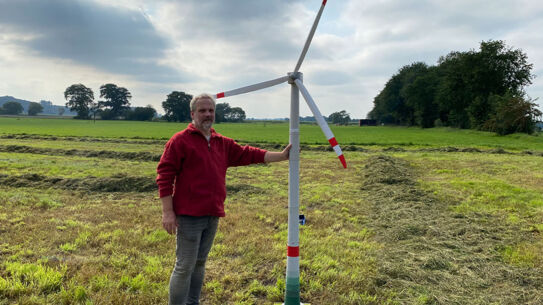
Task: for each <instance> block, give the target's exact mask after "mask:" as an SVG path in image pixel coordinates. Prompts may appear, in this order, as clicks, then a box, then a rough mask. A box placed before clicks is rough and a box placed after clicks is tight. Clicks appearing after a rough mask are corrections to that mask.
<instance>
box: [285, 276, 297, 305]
mask: <svg viewBox="0 0 543 305" xmlns="http://www.w3.org/2000/svg"><path fill="white" fill-rule="evenodd" d="M285 305H300V278H299V277H287V283H286V289H285Z"/></svg>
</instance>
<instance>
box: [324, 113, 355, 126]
mask: <svg viewBox="0 0 543 305" xmlns="http://www.w3.org/2000/svg"><path fill="white" fill-rule="evenodd" d="M328 120H329V121H331V122H332V123H333V124H340V125H347V124H349V122H350V121H351V117H350V116H349V114H348V113H347V111H345V110H341V111H338V112H334V113H332V114H330V116H329V117H328Z"/></svg>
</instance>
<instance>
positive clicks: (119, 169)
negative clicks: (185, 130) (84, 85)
mask: <svg viewBox="0 0 543 305" xmlns="http://www.w3.org/2000/svg"><path fill="white" fill-rule="evenodd" d="M0 121H2V120H0ZM67 121H71V120H67ZM114 123H119V122H114ZM97 124H98V122H97ZM158 125H160V124H158ZM177 125H179V124H177ZM115 126H119V125H115ZM219 126H223V125H219ZM224 126H226V125H224ZM244 126H245V125H244V124H238V125H232V127H233V128H234V127H235V128H238V127H243V128H245V129H246V127H244ZM269 127H270V126H266V127H263V126H262V128H269ZM357 128H358V127H357ZM338 130H341V128H339V129H338ZM356 130H360V129H356ZM363 130H364V129H363ZM365 130H367V129H365ZM374 130H378V129H374ZM384 130H390V131H391V132H393V131H395V130H399V132H404V131H415V130H413V129H401V128H399V129H393V128H391V129H386V128H385V129H382V130H380V132H385V131H384ZM317 131H318V129H317ZM416 131H417V132H418V130H416ZM0 132H4V130H1V131H0ZM240 132H242V131H240ZM319 132H320V131H319ZM386 132H388V131H386ZM423 132H424V131H423ZM439 132H451V131H446V130H441V131H439ZM13 133H14V132H13V130H10V131H8V132H6V134H13ZM415 133H416V132H415ZM225 134H227V133H226V132H225ZM227 135H229V134H227ZM319 136H320V135H319ZM456 136H457V135H453V136H451V137H450V138H455V137H456ZM410 137H412V138H416V139H418V140H417V141H421V143H422V141H423V139H422V138H421V135H420V134H418V135H417V134H415V135H411V136H409V137H408V136H406V139H407V138H410ZM459 137H461V136H459ZM534 138H535V137H534ZM529 139H530V140H529V141H528V140H527V141H525V139H516V140H515V141H519V143H521V144H519V145H517V146H518V147H531V145H533V144H532V143H530V141H531V139H532V138H529ZM535 139H538V138H535ZM132 140H135V139H132ZM14 141H15V142H14ZM25 141H26V140H25ZM55 141H59V140H45V139H40V140H36V141H35V144H36V145H42V147H44V148H65V149H72V148H74V147H76V146H77V147H78V148H82V147H81V146H78V145H82V144H83V142H78V141H62V140H61V142H59V143H62V144H61V145H60V146H58V145H57V144H53V142H55ZM359 141H360V142H362V141H363V140H360V139H359ZM433 141H437V140H433ZM481 141H483V140H481ZM8 142H9V144H10V145H11V144H15V145H20V144H17V141H16V140H14V139H0V145H8V144H7V143H8ZM72 143H74V146H71V144H72ZM84 143H85V144H89V145H94V146H95V147H103V149H105V150H115V151H120V152H122V151H124V150H125V149H126V151H134V150H133V149H135V150H137V151H153V152H156V151H160V150H161V149H162V147H161V146H162V145H161V144H158V143H155V144H142V143H134V144H126V143H125V144H120V143H108V142H105V143H100V142H84ZM383 143H385V144H383V145H384V146H385V147H386V146H388V145H389V144H386V143H388V142H385V141H383ZM435 143H437V142H434V144H431V145H444V144H435ZM511 143H514V142H511ZM511 143H510V144H511ZM102 144H103V145H102ZM117 144H120V145H118V146H117ZM24 145H28V146H31V145H33V144H32V143H25V144H24ZM48 145H50V146H48ZM55 145H57V146H55ZM63 145H65V147H62V146H63ZM123 145H126V146H123ZM446 145H450V144H446ZM492 145H494V146H492ZM500 145H501V144H500V143H494V144H488V147H497V146H500ZM511 145H512V144H511ZM413 146H415V144H413ZM455 146H458V147H461V146H465V147H469V146H471V144H470V143H469V142H466V141H464V142H460V144H457V145H455ZM473 146H475V145H473ZM517 146H515V147H517ZM140 149H141V150H140ZM510 149H511V150H513V148H510ZM531 149H534V148H531ZM345 154H346V158H347V161H348V165H349V167H348V169H347V170H343V169H342V168H341V166H340V164H339V162H338V160H337V157H336V156H335V154H334V153H333V152H314V151H302V163H301V190H300V191H301V193H300V195H301V200H300V213H302V214H304V215H305V216H306V218H307V223H306V225H304V226H301V227H300V229H301V235H300V238H301V240H300V242H301V249H300V252H301V266H300V270H301V291H302V301H303V302H310V303H312V304H538V302H539V301H540V300H541V299H542V298H543V294H542V293H541V291H543V287H542V283H543V276H541V274H543V273H542V272H541V271H543V270H542V269H543V252H542V251H541V249H543V237H542V235H541V234H542V232H543V207H542V205H543V204H542V203H541V201H542V198H543V183H542V182H543V166H542V165H543V157H541V156H535V155H533V156H531V155H512V154H487V153H465V152H464V153H460V152H452V153H446V152H421V151H417V152H415V151H411V152H409V151H408V152H391V153H382V152H380V151H379V152H377V153H376V152H350V151H348V152H346V153H345ZM381 154H384V157H383V156H381ZM376 157H377V158H376ZM377 161H379V162H377ZM383 164H385V165H386V166H385V167H380V166H381V165H383ZM155 167H156V162H136V161H129V160H119V159H101V158H89V157H77V156H54V155H36V154H31V153H25V154H23V153H0V174H3V175H7V178H5V179H9V178H10V177H16V176H20V175H22V174H40V175H43V176H46V177H64V178H74V179H76V178H77V179H85V178H88V177H90V176H94V177H111V176H115V175H118V174H123V175H127V176H133V177H142V178H145V179H150V180H152V179H153V178H154V175H155V173H154V172H155ZM287 178H288V165H287V163H279V164H272V165H258V166H248V167H239V168H232V169H230V170H229V171H228V175H227V185H228V186H229V188H228V189H229V195H228V198H227V201H226V212H227V217H225V218H223V219H221V222H220V228H219V233H218V235H217V237H216V240H215V245H214V247H213V249H212V251H211V253H210V258H209V261H208V268H207V274H206V282H205V286H204V289H203V301H202V304H203V305H215V304H273V303H274V302H281V301H282V299H283V294H284V284H285V283H284V276H285V275H284V274H285V255H286V241H287V235H288V234H287V226H286V219H287V202H288V200H287V198H288V185H287ZM160 217H161V210H160V205H159V201H158V198H157V194H156V192H154V191H149V192H126V191H124V192H101V191H97V192H90V191H78V190H72V189H69V188H56V187H55V186H54V185H50V184H44V185H38V184H37V185H36V186H35V187H33V188H30V187H25V186H24V185H19V186H18V187H7V186H0V237H1V238H0V304H1V305H4V304H166V303H167V302H166V300H167V287H168V281H169V276H170V272H171V269H172V267H173V263H174V259H175V258H174V250H175V241H174V238H173V237H172V236H169V235H167V234H166V233H165V232H164V230H163V229H162V228H161V223H160V220H161V218H160Z"/></svg>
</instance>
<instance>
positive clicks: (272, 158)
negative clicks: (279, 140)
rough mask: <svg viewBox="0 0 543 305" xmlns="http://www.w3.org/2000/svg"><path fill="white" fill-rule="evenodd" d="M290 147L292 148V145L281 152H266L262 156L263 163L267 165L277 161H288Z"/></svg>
mask: <svg viewBox="0 0 543 305" xmlns="http://www.w3.org/2000/svg"><path fill="white" fill-rule="evenodd" d="M291 147H292V144H289V145H287V147H285V149H283V151H281V152H275V151H267V152H266V154H265V155H264V162H266V163H269V162H278V161H285V160H288V156H289V153H290V148H291Z"/></svg>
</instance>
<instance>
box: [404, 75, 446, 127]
mask: <svg viewBox="0 0 543 305" xmlns="http://www.w3.org/2000/svg"><path fill="white" fill-rule="evenodd" d="M437 73H438V70H437V68H436V67H429V68H428V69H427V70H425V71H421V72H420V75H418V76H417V77H416V78H415V79H414V81H413V82H412V83H410V84H408V85H407V86H405V88H404V89H403V90H402V95H403V96H404V98H405V100H406V103H407V105H408V106H409V107H410V108H412V109H413V115H414V118H413V119H414V125H418V126H421V127H423V128H430V127H434V122H435V121H436V120H437V119H439V118H440V117H439V114H440V113H439V105H438V104H437V102H436V100H435V95H436V91H437V86H438V85H439V77H438V76H437Z"/></svg>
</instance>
